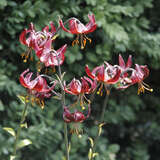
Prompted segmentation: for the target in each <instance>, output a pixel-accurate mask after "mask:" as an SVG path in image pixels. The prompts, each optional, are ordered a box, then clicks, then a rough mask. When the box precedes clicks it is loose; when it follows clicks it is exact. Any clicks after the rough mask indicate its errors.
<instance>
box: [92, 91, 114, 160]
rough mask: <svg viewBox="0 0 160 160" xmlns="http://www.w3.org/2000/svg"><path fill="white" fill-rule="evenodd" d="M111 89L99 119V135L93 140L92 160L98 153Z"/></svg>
mask: <svg viewBox="0 0 160 160" xmlns="http://www.w3.org/2000/svg"><path fill="white" fill-rule="evenodd" d="M110 91H111V88H110V89H108V90H107V93H106V96H105V99H104V102H103V108H102V112H101V116H100V120H99V123H98V132H97V135H96V137H95V139H94V141H93V146H92V153H91V159H90V160H93V158H94V154H95V153H96V152H95V151H96V145H97V142H98V139H99V137H100V135H101V131H102V126H103V125H104V115H105V111H106V108H107V104H108V100H109V95H110Z"/></svg>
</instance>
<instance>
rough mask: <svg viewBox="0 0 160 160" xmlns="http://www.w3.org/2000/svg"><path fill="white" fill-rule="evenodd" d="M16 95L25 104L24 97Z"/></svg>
mask: <svg viewBox="0 0 160 160" xmlns="http://www.w3.org/2000/svg"><path fill="white" fill-rule="evenodd" d="M17 97H18V98H19V99H20V101H21V102H22V103H23V104H26V102H25V97H24V96H20V95H17Z"/></svg>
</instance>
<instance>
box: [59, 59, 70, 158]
mask: <svg viewBox="0 0 160 160" xmlns="http://www.w3.org/2000/svg"><path fill="white" fill-rule="evenodd" d="M57 59H58V58H57ZM58 63H59V60H58ZM58 73H59V78H60V81H61V82H60V83H61V84H60V85H61V94H62V100H61V103H62V107H64V106H65V91H64V85H63V81H62V72H61V67H60V65H58ZM64 139H65V147H66V160H69V143H68V130H67V123H65V122H64Z"/></svg>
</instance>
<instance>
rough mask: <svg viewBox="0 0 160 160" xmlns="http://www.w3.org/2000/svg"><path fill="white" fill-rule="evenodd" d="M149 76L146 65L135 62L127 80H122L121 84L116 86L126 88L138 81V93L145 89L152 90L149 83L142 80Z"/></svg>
mask: <svg viewBox="0 0 160 160" xmlns="http://www.w3.org/2000/svg"><path fill="white" fill-rule="evenodd" d="M148 76H149V69H148V67H147V65H138V64H135V69H132V74H131V76H130V77H128V79H129V81H126V80H125V77H124V80H123V84H122V86H120V87H118V88H119V89H125V88H128V87H129V86H131V85H134V84H136V83H138V95H139V94H140V93H141V92H142V93H144V91H145V89H146V90H148V91H150V92H152V91H153V89H152V88H150V86H149V85H147V84H146V83H144V82H143V80H144V79H145V78H146V77H148Z"/></svg>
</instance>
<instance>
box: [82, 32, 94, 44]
mask: <svg viewBox="0 0 160 160" xmlns="http://www.w3.org/2000/svg"><path fill="white" fill-rule="evenodd" d="M83 35H84V37H85V38H86V39H87V40H88V41H89V43H91V42H92V39H91V38H88V37H87V36H86V35H85V34H83Z"/></svg>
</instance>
